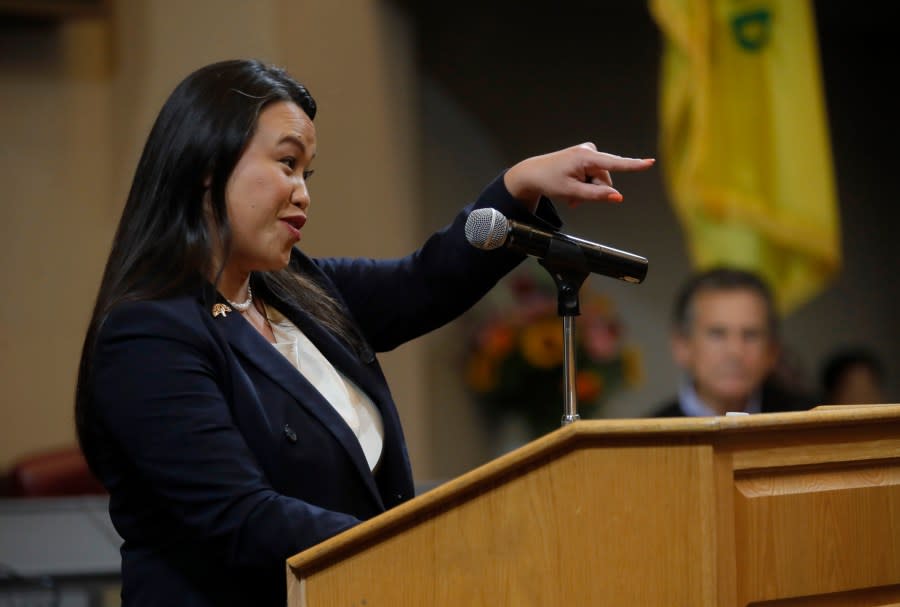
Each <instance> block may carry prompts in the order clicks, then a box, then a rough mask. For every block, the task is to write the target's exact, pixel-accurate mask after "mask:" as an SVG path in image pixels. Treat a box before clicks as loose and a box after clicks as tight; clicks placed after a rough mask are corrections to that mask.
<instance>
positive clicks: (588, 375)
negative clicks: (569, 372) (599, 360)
mask: <svg viewBox="0 0 900 607" xmlns="http://www.w3.org/2000/svg"><path fill="white" fill-rule="evenodd" d="M601 392H603V378H602V377H600V375H599V374H597V373H596V372H595V371H578V372H577V373H576V374H575V397H576V398H577V399H578V400H579V401H582V402H585V403H592V402H594V401H595V400H597V397H598V396H600V393H601Z"/></svg>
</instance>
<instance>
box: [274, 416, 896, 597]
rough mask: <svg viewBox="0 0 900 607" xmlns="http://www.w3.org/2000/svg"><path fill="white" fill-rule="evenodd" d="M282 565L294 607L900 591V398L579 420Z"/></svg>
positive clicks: (872, 594) (876, 594)
mask: <svg viewBox="0 0 900 607" xmlns="http://www.w3.org/2000/svg"><path fill="white" fill-rule="evenodd" d="M287 564H288V568H287V577H288V580H287V582H288V604H289V605H290V606H291V607H326V606H327V607H337V606H341V607H363V606H364V607H381V606H386V607H404V606H410V607H412V606H415V607H422V606H453V607H471V606H481V605H484V606H492V607H493V606H505V605H510V606H523V605H542V606H557V605H565V606H570V605H572V606H580V605H592V606H593V605H603V606H617V607H618V606H634V607H651V606H660V607H663V606H664V607H676V606H690V607H705V606H710V607H712V606H717V607H732V606H738V605H741V606H743V605H760V606H761V605H764V606H766V607H776V606H777V607H788V606H790V607H798V606H801V605H802V606H812V605H816V606H826V607H831V606H838V605H840V606H842V607H845V606H847V607H849V606H859V607H863V606H865V607H874V606H887V605H900V405H870V406H860V407H819V408H816V409H814V410H812V411H808V412H801V413H773V414H760V415H753V416H728V417H709V418H685V419H632V420H603V421H586V420H582V421H578V422H576V423H574V424H571V425H569V426H566V427H565V428H560V429H559V430H556V431H554V432H552V433H550V434H548V435H547V436H544V437H542V438H540V439H538V440H536V441H534V442H532V443H529V444H527V445H525V446H524V447H522V448H520V449H518V450H516V451H513V452H511V453H509V454H507V455H505V456H503V457H501V458H499V459H496V460H494V461H492V462H490V463H488V464H485V465H484V466H481V467H479V468H477V469H475V470H473V471H471V472H469V473H467V474H464V475H463V476H460V477H458V478H456V479H454V480H452V481H450V482H448V483H446V484H444V485H441V486H439V487H437V488H436V489H433V490H431V491H429V492H427V493H425V494H423V495H420V496H418V497H416V498H415V499H413V500H411V501H409V502H407V503H405V504H403V505H402V506H400V507H398V508H395V509H393V510H391V511H389V512H387V513H385V514H383V515H381V516H378V517H376V518H374V519H372V520H370V521H367V522H365V523H363V524H362V525H359V526H357V527H355V528H353V529H350V530H348V531H346V532H344V533H342V534H340V535H338V536H336V537H334V538H331V539H330V540H328V541H326V542H324V543H322V544H319V545H318V546H315V547H313V548H311V549H309V550H306V551H304V552H302V553H300V554H297V555H295V556H294V557H292V558H290V559H289V560H288V563H287Z"/></svg>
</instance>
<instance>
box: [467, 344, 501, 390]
mask: <svg viewBox="0 0 900 607" xmlns="http://www.w3.org/2000/svg"><path fill="white" fill-rule="evenodd" d="M466 383H468V384H469V386H470V387H471V388H472V389H473V390H475V391H476V392H490V391H491V390H493V389H494V387H495V386H496V385H497V369H496V366H495V365H494V363H493V361H491V359H490V358H488V357H487V356H484V355H483V354H481V353H477V352H476V353H475V354H473V355H472V357H471V358H469V360H468V363H467V364H466Z"/></svg>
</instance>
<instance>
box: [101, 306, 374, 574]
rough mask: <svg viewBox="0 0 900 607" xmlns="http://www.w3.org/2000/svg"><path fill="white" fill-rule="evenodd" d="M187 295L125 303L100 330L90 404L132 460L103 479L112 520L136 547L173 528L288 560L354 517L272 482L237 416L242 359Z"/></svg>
mask: <svg viewBox="0 0 900 607" xmlns="http://www.w3.org/2000/svg"><path fill="white" fill-rule="evenodd" d="M186 299H188V298H186ZM189 303H190V304H191V305H188V304H185V305H173V304H172V303H171V302H137V303H128V304H123V305H120V306H119V307H118V308H116V309H115V310H114V311H113V312H112V313H111V314H110V316H109V317H108V319H107V320H106V322H105V324H104V326H103V328H102V330H101V332H100V335H99V341H98V344H97V348H96V350H95V366H94V369H95V371H94V377H93V381H92V391H93V405H94V412H95V414H96V416H97V418H98V422H99V425H100V427H101V428H102V431H103V432H104V433H105V434H106V435H107V436H108V437H110V439H111V441H112V444H114V445H115V446H116V448H118V449H119V450H120V451H121V455H122V456H123V457H122V460H123V462H127V464H125V463H119V464H118V465H116V466H108V467H107V469H108V470H110V471H111V472H110V474H108V475H107V478H105V479H104V480H105V482H106V483H107V486H108V487H109V488H110V490H111V491H110V493H111V495H112V496H114V497H113V501H112V502H111V505H110V511H111V514H112V516H113V520H114V522H115V523H116V526H117V529H118V530H119V532H120V534H121V535H122V536H123V537H124V539H125V540H126V541H131V542H133V543H135V544H138V545H140V543H141V542H142V541H143V540H144V539H145V536H146V534H166V533H168V534H171V535H172V537H174V538H180V537H187V538H188V539H190V540H191V541H193V542H199V543H202V544H205V545H208V546H210V547H211V548H212V549H213V551H214V552H216V553H218V554H221V556H222V558H223V560H224V561H225V563H226V564H228V565H234V566H250V567H255V566H273V565H277V566H281V564H282V563H283V561H284V559H285V558H287V557H288V556H290V555H292V554H295V553H297V552H299V551H300V550H303V549H305V548H307V547H309V546H312V545H314V544H316V543H318V542H320V541H322V540H324V539H326V538H328V537H330V536H332V535H335V534H336V533H338V532H340V531H343V530H344V529H347V528H349V527H351V526H353V525H355V524H357V523H358V522H359V521H358V520H357V519H356V518H354V517H352V516H349V515H347V514H343V513H339V512H332V511H328V510H324V509H322V508H319V507H316V506H314V505H312V504H309V503H307V502H304V501H301V500H299V499H294V498H291V497H288V496H285V495H281V494H279V493H277V492H275V491H274V490H273V489H272V487H271V486H270V484H269V482H268V481H267V479H266V478H265V477H264V474H263V473H262V471H261V469H260V466H259V465H258V463H257V461H256V460H255V459H254V456H253V454H252V452H251V450H250V448H249V447H248V445H247V444H246V442H245V440H244V438H243V436H242V434H241V433H240V431H239V430H238V428H237V426H236V424H235V423H234V421H233V419H232V413H231V403H230V402H229V394H228V392H229V390H228V387H227V386H228V384H229V374H231V373H235V372H237V370H239V367H232V368H229V362H228V357H227V356H226V355H225V353H224V352H223V349H222V345H221V344H220V343H218V342H217V341H216V340H217V337H216V335H215V334H214V333H213V332H211V331H209V330H208V329H207V327H206V326H205V323H204V319H203V318H201V317H202V312H201V309H200V307H199V306H198V305H197V302H196V301H193V302H189ZM126 502H127V503H126ZM161 512H162V513H163V514H160V513H161ZM161 520H162V521H163V523H160V521H161ZM147 539H149V538H147ZM152 539H153V541H155V542H159V537H154V538H152Z"/></svg>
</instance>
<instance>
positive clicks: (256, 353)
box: [217, 299, 384, 508]
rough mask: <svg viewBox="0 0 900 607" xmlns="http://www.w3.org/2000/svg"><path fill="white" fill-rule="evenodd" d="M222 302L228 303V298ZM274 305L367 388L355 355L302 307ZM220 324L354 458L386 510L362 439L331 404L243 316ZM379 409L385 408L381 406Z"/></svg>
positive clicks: (235, 344) (232, 341)
mask: <svg viewBox="0 0 900 607" xmlns="http://www.w3.org/2000/svg"><path fill="white" fill-rule="evenodd" d="M220 303H224V299H223V300H221V301H220ZM273 303H274V304H275V305H276V307H277V308H278V309H279V310H280V311H281V312H282V313H283V314H284V315H285V316H287V317H288V318H289V319H290V320H291V321H292V322H293V323H294V324H296V325H297V327H298V328H299V329H300V330H301V331H303V333H304V334H306V336H307V337H308V338H309V339H310V341H312V342H313V343H314V344H315V345H316V347H317V348H319V350H321V352H322V354H324V355H325V357H326V358H328V360H329V361H331V363H332V364H333V365H335V367H337V368H338V369H340V370H341V372H343V373H344V374H345V375H347V376H348V377H350V378H351V379H353V381H355V382H357V385H359V386H360V387H361V388H363V389H366V387H365V386H364V384H365V383H366V381H365V380H361V379H358V378H359V375H360V374H359V373H358V372H357V370H356V369H353V367H354V365H350V364H347V363H348V362H349V361H350V360H351V359H352V358H353V355H352V354H351V353H350V352H349V351H348V350H347V349H346V348H344V347H343V346H342V345H341V344H339V343H338V342H337V340H335V339H334V338H333V337H331V335H330V334H328V332H327V331H325V330H324V329H323V328H321V327H320V326H319V325H318V324H317V323H316V322H314V321H313V320H312V319H310V318H309V316H308V315H307V314H305V313H303V312H301V311H300V310H299V309H298V308H296V307H294V306H290V305H285V303H284V302H280V301H278V302H273ZM286 308H290V313H288V309H286ZM218 321H219V322H218V323H217V324H218V325H219V326H220V327H221V328H222V329H223V332H224V334H225V337H226V339H227V340H228V343H229V344H230V345H231V347H232V348H234V349H235V350H236V351H238V352H240V354H241V355H242V356H244V357H245V358H246V359H247V360H249V361H250V363H252V364H253V365H254V366H256V367H257V368H258V369H259V370H260V371H261V372H263V373H265V374H266V375H267V376H269V378H271V379H272V380H273V381H275V382H276V383H277V384H278V385H280V386H281V387H283V388H284V390H285V391H286V392H287V393H288V394H290V395H291V396H292V397H293V398H294V400H296V401H297V403H298V404H299V405H300V406H302V407H304V408H306V409H307V410H308V411H309V412H310V413H312V414H313V415H314V416H315V417H316V418H317V419H318V420H319V421H320V422H321V423H322V424H323V425H324V426H325V427H326V428H328V430H329V431H330V432H331V433H332V434H333V435H334V437H335V439H336V440H337V441H338V442H339V443H340V444H341V445H343V447H344V449H345V450H346V451H347V453H348V454H349V455H350V459H351V460H352V461H353V463H354V465H355V466H356V468H357V470H358V471H359V474H360V477H361V478H362V480H363V482H364V483H365V484H366V486H367V487H368V489H369V492H370V493H371V494H372V497H373V498H374V499H375V500H376V502H377V503H378V505H379V506H380V507H381V508H384V504H383V502H382V500H381V495H380V493H379V491H378V487H377V486H376V483H375V477H374V475H373V474H372V471H371V470H370V469H369V465H368V462H367V461H366V457H365V454H364V453H363V451H362V447H361V446H360V444H359V440H358V439H357V438H356V435H355V434H354V433H353V431H352V430H351V429H350V426H348V425H347V423H346V422H345V421H344V418H342V417H341V416H340V414H339V413H338V412H337V410H336V409H335V408H334V407H333V406H332V405H331V403H329V402H328V401H327V400H326V399H325V398H324V397H323V396H322V395H321V394H320V393H319V391H318V390H316V388H315V386H313V385H312V384H311V383H310V382H309V381H308V380H307V379H306V377H304V376H303V374H301V373H300V372H298V371H297V369H296V368H295V367H294V366H293V365H292V364H291V363H290V362H288V360H287V359H286V358H285V357H284V356H283V355H282V354H281V353H279V352H278V351H277V350H276V349H275V348H274V347H273V346H272V344H270V343H268V342H267V341H266V340H265V338H264V337H263V336H262V335H260V334H259V333H258V332H257V331H256V329H254V328H253V326H252V325H251V324H250V323H249V322H247V321H246V320H245V319H244V318H243V317H242V316H241V315H240V314H239V313H237V312H232V313H229V314H227V316H225V317H224V318H218ZM355 366H356V367H357V368H358V366H359V363H358V362H357V363H356V365H355ZM350 369H353V371H350ZM366 391H367V393H368V394H370V395H371V394H372V391H371V390H366ZM379 408H381V407H380V406H379Z"/></svg>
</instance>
